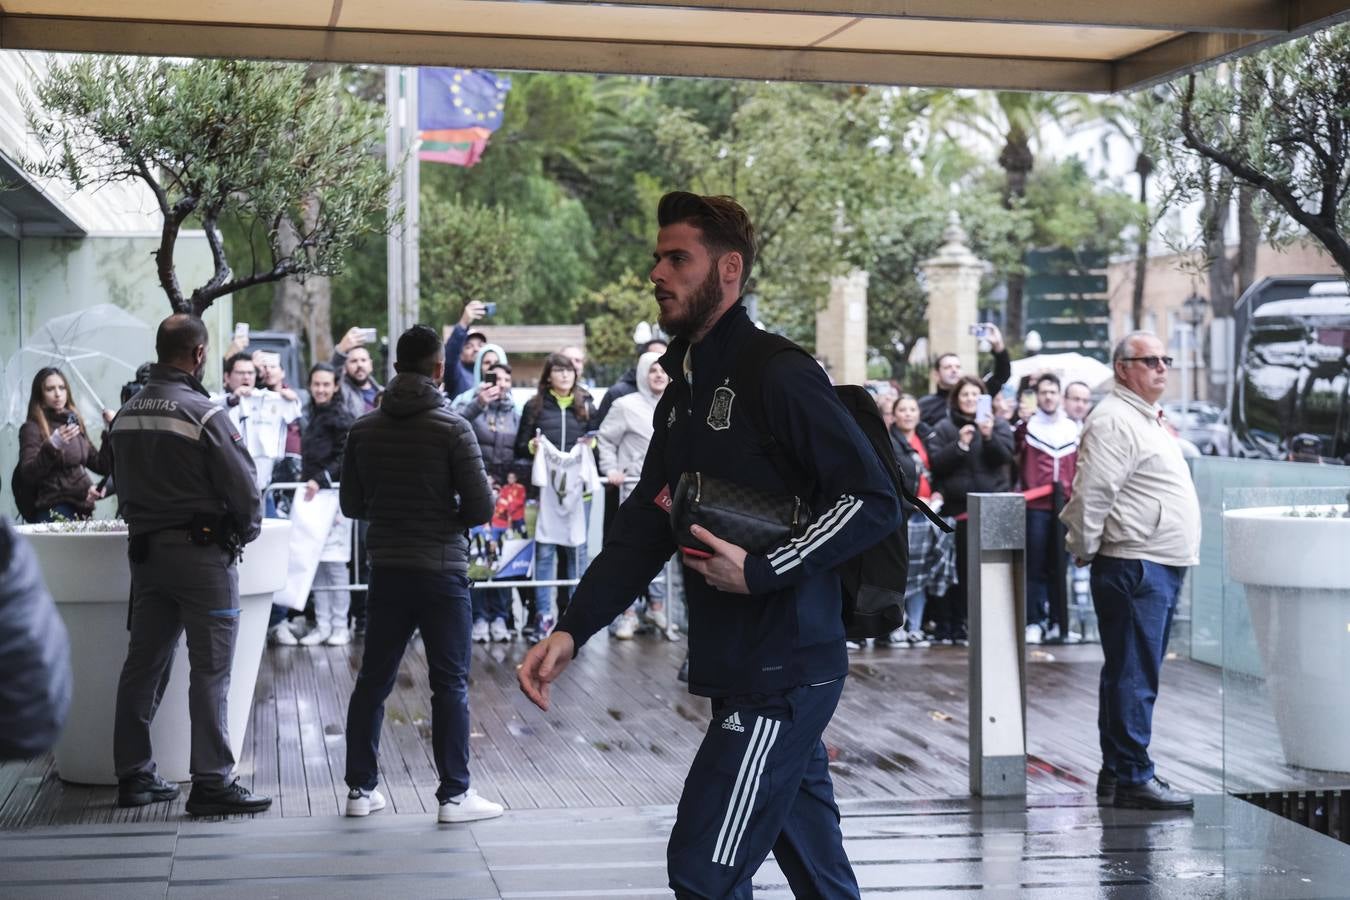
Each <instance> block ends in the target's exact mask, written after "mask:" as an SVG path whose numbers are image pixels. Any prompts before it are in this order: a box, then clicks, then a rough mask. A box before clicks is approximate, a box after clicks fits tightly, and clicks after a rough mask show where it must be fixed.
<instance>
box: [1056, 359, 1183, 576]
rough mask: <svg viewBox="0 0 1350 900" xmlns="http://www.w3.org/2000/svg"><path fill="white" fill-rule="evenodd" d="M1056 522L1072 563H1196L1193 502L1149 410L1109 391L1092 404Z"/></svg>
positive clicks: (1173, 446) (1127, 393) (1123, 392)
mask: <svg viewBox="0 0 1350 900" xmlns="http://www.w3.org/2000/svg"><path fill="white" fill-rule="evenodd" d="M1059 518H1060V521H1061V522H1063V523H1064V526H1065V527H1066V528H1067V529H1068V545H1069V552H1071V553H1072V554H1073V555H1074V556H1076V557H1078V558H1079V559H1092V558H1093V557H1095V556H1097V555H1098V554H1099V553H1100V554H1105V555H1106V556H1114V557H1118V558H1122V559H1146V560H1149V561H1151V562H1156V563H1162V564H1164V565H1169V566H1193V565H1195V564H1196V563H1198V562H1199V561H1200V500H1199V498H1198V497H1197V496H1196V493H1195V484H1194V482H1193V481H1192V480H1191V472H1190V469H1189V468H1187V466H1186V461H1185V459H1184V458H1183V457H1182V455H1181V447H1180V446H1179V445H1178V443H1177V440H1176V438H1174V437H1173V436H1172V435H1171V433H1170V432H1168V430H1167V428H1166V427H1165V426H1164V425H1163V423H1162V410H1161V408H1160V407H1158V405H1157V404H1153V403H1149V402H1147V401H1146V400H1144V399H1143V398H1142V397H1140V396H1139V395H1138V394H1136V393H1134V392H1133V391H1131V390H1129V389H1128V388H1126V387H1124V386H1123V385H1120V384H1117V385H1116V386H1115V388H1114V390H1112V392H1111V394H1110V395H1109V396H1107V397H1106V399H1104V400H1103V401H1102V402H1101V403H1100V404H1098V405H1097V408H1096V409H1094V410H1093V411H1092V414H1091V415H1089V416H1088V419H1087V422H1086V424H1085V425H1084V428H1083V437H1082V439H1081V441H1080V442H1079V446H1078V471H1077V472H1076V473H1075V475H1074V479H1073V496H1072V497H1071V498H1070V500H1069V503H1068V505H1067V506H1065V507H1064V511H1063V512H1062V513H1060V517H1059Z"/></svg>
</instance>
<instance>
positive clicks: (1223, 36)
mask: <svg viewBox="0 0 1350 900" xmlns="http://www.w3.org/2000/svg"><path fill="white" fill-rule="evenodd" d="M1348 15H1350V0H1124V2H1122V0H606V2H597V0H287V2H277V0H200V2H197V3H185V2H183V0H172V2H170V0H117V2H108V0H0V47H3V48H7V49H45V50H63V51H79V52H114V53H133V54H150V55H156V56H236V57H256V58H270V59H306V60H326V61H333V62H368V63H387V64H399V65H453V66H474V67H485V68H498V69H546V70H553V71H581V72H598V73H627V74H647V75H693V76H713V77H728V78H751V79H784V80H793V81H837V82H850V83H863V84H898V85H932V86H948V87H972V88H1006V89H1014V90H1051V91H1088V92H1106V91H1120V90H1127V89H1131V88H1135V87H1140V86H1144V85H1147V84H1150V83H1152V82H1156V81H1160V80H1164V79H1167V78H1170V77H1174V76H1176V75H1177V74H1180V73H1182V72H1185V71H1187V70H1189V69H1192V68H1195V67H1197V66H1202V65H1205V64H1207V63H1210V62H1213V61H1215V60H1218V59H1221V58H1223V57H1225V56H1229V55H1232V54H1235V53H1242V52H1247V51H1250V50H1253V49H1256V48H1258V47H1260V46H1263V45H1266V44H1269V43H1273V42H1277V41H1282V40H1287V39H1289V38H1290V37H1294V36H1297V35H1299V34H1303V33H1307V32H1308V31H1311V30H1314V29H1317V28H1320V27H1323V26H1325V25H1329V24H1332V23H1334V22H1337V21H1340V20H1342V19H1344V18H1346V17H1347V16H1348Z"/></svg>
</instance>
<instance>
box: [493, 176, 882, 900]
mask: <svg viewBox="0 0 1350 900" xmlns="http://www.w3.org/2000/svg"><path fill="white" fill-rule="evenodd" d="M657 219H658V222H659V224H660V226H661V230H660V233H659V236H658V239H657V246H656V253H655V257H656V265H655V267H654V268H653V269H652V272H651V276H650V277H651V280H652V282H653V283H654V284H655V291H654V293H655V295H656V299H657V302H658V304H659V305H660V307H661V316H660V324H661V327H662V329H664V330H665V331H666V332H667V333H669V334H673V335H676V339H675V340H674V341H673V342H672V343H671V346H670V349H669V351H668V352H667V353H666V354H665V356H663V357H662V359H661V367H662V368H663V369H665V370H666V372H667V373H668V374H669V375H670V377H671V385H670V387H669V388H668V389H667V390H666V392H665V393H664V394H663V395H662V398H661V401H660V403H659V404H658V405H657V408H656V415H655V419H654V424H655V433H654V435H653V437H652V442H651V446H650V448H649V449H648V451H647V458H646V462H645V464H644V466H643V471H642V478H641V480H640V482H639V484H638V486H637V488H636V489H635V490H634V491H633V493H632V494H631V495H630V496H629V498H628V500H626V501H625V502H624V504H623V506H622V507H621V508H620V510H619V514H618V519H617V521H616V522H615V527H614V528H613V529H612V531H611V533H610V538H609V540H608V541H607V542H606V545H605V549H604V552H603V553H601V554H600V555H599V556H598V557H597V558H596V559H595V561H594V562H593V563H591V566H590V568H589V569H588V570H587V572H586V574H585V576H584V577H583V579H582V581H581V584H580V585H579V586H578V588H577V591H576V595H575V597H574V598H573V601H572V604H571V606H569V607H568V610H567V614H566V615H565V616H564V617H563V619H562V621H561V622H559V623H558V626H557V629H556V631H555V632H554V634H553V635H552V636H551V637H550V638H549V639H548V640H546V641H544V642H543V643H540V644H539V645H537V646H536V647H535V648H534V649H533V650H531V651H530V653H529V655H528V656H527V657H526V659H525V662H524V663H523V664H522V666H521V669H520V683H521V688H522V690H524V691H525V693H526V694H527V695H528V696H529V697H530V698H531V699H532V700H533V701H534V702H535V703H537V704H538V705H539V706H541V707H542V708H544V709H547V708H548V698H549V686H550V683H551V682H552V681H554V680H555V679H557V677H558V676H559V675H560V674H561V672H562V670H563V669H564V668H565V667H566V666H567V664H568V663H569V662H570V661H571V659H572V657H573V656H574V655H575V653H576V650H577V648H579V647H580V646H581V645H582V644H583V643H585V641H586V640H587V638H589V637H590V636H591V635H593V634H594V633H596V632H597V631H599V630H600V629H602V628H604V627H605V626H606V625H608V624H609V622H610V621H612V620H613V618H614V617H615V616H616V615H618V614H619V613H620V612H622V611H623V609H624V607H625V606H627V605H628V603H629V602H630V600H631V598H632V597H633V595H634V594H636V593H638V592H639V591H640V590H641V588H642V587H643V586H644V585H646V584H647V583H648V582H649V581H650V580H651V578H652V577H653V576H654V575H655V574H656V573H657V571H658V570H659V569H660V568H661V566H662V564H663V563H664V562H665V560H667V559H668V558H669V557H670V555H671V553H672V552H674V550H675V542H674V537H673V534H672V530H671V525H670V518H669V514H668V512H667V509H668V499H669V497H670V494H671V492H673V491H674V490H675V486H676V483H677V482H678V481H679V478H680V475H681V474H682V473H684V472H695V471H698V472H703V473H706V474H708V475H710V476H713V477H716V478H720V479H725V480H728V481H732V482H736V483H740V484H744V485H748V486H752V487H756V488H760V489H763V490H768V491H775V492H778V493H781V494H789V493H790V494H797V495H804V496H806V497H807V498H808V501H809V502H810V504H811V509H813V510H819V511H820V513H819V515H818V516H816V518H815V519H814V521H813V522H812V523H811V525H810V526H809V527H808V528H807V529H806V530H805V532H804V533H803V534H802V535H801V536H800V537H797V538H794V539H792V540H791V541H789V542H787V543H785V544H783V545H782V546H781V547H778V548H776V549H774V550H773V551H771V552H769V553H768V554H767V555H765V556H750V555H747V554H746V552H745V551H744V550H743V549H741V548H740V547H737V546H735V545H733V544H730V543H727V542H726V541H722V540H720V539H719V538H717V536H715V535H712V534H709V533H708V532H706V531H704V530H703V529H698V528H696V529H695V531H694V535H695V536H696V537H698V538H699V539H700V540H701V541H703V542H704V543H705V544H707V545H708V546H710V547H711V548H712V549H713V555H712V557H711V558H709V559H695V558H691V557H686V558H685V566H686V569H687V573H686V576H685V584H686V590H687V595H688V603H689V652H690V656H689V689H690V690H691V691H692V692H693V693H695V694H701V695H703V696H706V697H709V698H711V700H712V714H713V715H712V721H711V723H710V725H709V727H708V732H707V734H706V735H705V737H704V739H703V744H702V746H701V747H700V748H699V751H698V754H697V756H696V757H695V759H694V764H693V767H692V768H691V769H690V772H689V777H688V779H687V780H686V781H685V787H684V794H683V796H682V797H681V799H680V806H679V812H678V816H677V818H676V822H675V827H674V830H673V831H672V833H671V836H670V845H669V848H668V853H667V859H668V865H669V874H670V885H671V887H672V888H673V889H674V891H675V893H676V896H677V897H681V898H695V897H697V898H721V897H733V898H748V897H750V896H751V881H750V879H751V877H752V876H753V875H754V873H755V871H756V870H757V869H758V868H759V866H760V863H762V862H763V861H764V859H765V857H766V856H767V855H768V854H769V851H770V850H772V851H773V853H774V857H775V859H776V860H777V862H778V865H779V867H780V868H781V869H782V870H783V873H784V874H785V875H786V876H787V878H788V881H789V884H790V885H791V887H792V891H793V893H794V894H795V895H796V896H798V897H822V898H836V897H857V896H858V885H857V881H856V880H855V879H854V877H853V871H852V868H851V866H850V865H849V862H848V858H847V856H845V854H844V848H843V840H842V835H841V832H840V830H839V811H838V808H837V807H836V806H835V803H834V792H833V787H832V785H831V782H830V775H829V768H828V759H827V756H826V752H825V746H824V744H823V743H822V741H821V734H822V733H823V732H824V730H825V726H826V725H827V724H829V721H830V717H831V716H832V715H833V714H834V709H835V706H836V705H837V704H838V702H839V696H840V694H841V693H842V691H843V686H844V676H845V675H846V674H847V672H848V657H847V652H846V650H845V647H844V628H843V622H842V618H841V603H842V600H841V592H840V583H839V578H838V577H837V576H836V575H835V573H834V567H835V566H837V565H838V564H840V563H842V562H843V561H845V560H846V559H848V558H850V557H852V556H854V555H855V554H857V553H858V552H860V551H862V550H863V549H865V548H867V547H868V546H870V545H871V544H873V543H875V542H876V541H878V540H880V539H881V538H882V537H883V536H885V535H886V534H887V533H889V532H892V531H894V530H895V529H896V528H898V527H899V524H900V521H901V512H900V504H899V500H898V498H897V497H896V495H895V492H894V489H893V488H892V486H891V483H890V481H889V480H888V478H887V476H886V475H885V473H884V472H883V470H882V468H881V465H880V463H879V462H878V460H877V458H876V456H875V454H874V452H873V451H872V449H871V447H870V445H869V444H868V443H867V440H866V438H865V437H864V436H863V434H862V432H861V430H860V429H859V428H858V427H857V425H856V424H855V423H854V421H853V419H852V418H851V417H850V415H849V414H848V412H847V411H846V410H845V409H844V408H843V406H842V405H841V404H840V403H839V402H838V400H837V399H836V397H835V394H834V390H833V388H832V387H831V386H830V383H829V380H828V379H827V378H826V376H825V373H824V372H823V371H822V370H821V368H820V366H818V365H817V364H816V363H815V362H814V361H813V360H812V359H811V358H810V357H809V356H807V355H806V354H804V353H797V352H784V353H779V354H776V355H774V356H773V357H771V358H770V362H769V364H768V366H767V368H766V370H765V371H764V372H762V373H761V374H760V376H759V383H760V385H761V389H760V394H761V396H759V397H756V398H750V397H742V398H739V399H738V398H737V396H736V392H737V390H738V385H737V383H736V381H737V378H736V359H737V357H738V355H739V353H740V351H741V350H742V349H743V348H744V347H745V345H746V344H747V342H748V341H749V340H752V339H753V338H754V335H755V332H756V329H755V326H754V324H753V323H752V322H751V321H750V319H749V317H748V316H747V315H746V312H745V309H744V307H743V306H741V304H740V301H739V297H740V292H741V291H742V290H743V288H744V284H745V280H746V278H747V276H748V273H749V271H750V267H751V265H752V264H753V262H754V254H755V243H754V229H753V226H751V224H750V221H749V218H748V216H746V214H745V211H744V210H743V209H742V208H741V207H740V206H739V205H738V204H737V203H736V202H735V201H733V200H731V199H730V198H726V197H699V196H696V195H694V194H687V193H683V192H676V193H672V194H667V195H666V196H665V197H664V198H662V200H661V204H660V206H659V208H658V210H657ZM749 403H759V404H762V409H763V412H764V416H763V417H762V418H763V421H767V422H768V423H769V427H770V428H771V430H772V432H773V434H772V437H773V438H774V440H775V441H776V442H777V444H778V446H779V447H781V448H783V453H784V454H785V455H786V457H787V459H786V465H785V464H784V461H783V460H772V459H770V458H769V457H768V456H766V455H764V449H763V448H764V445H765V441H764V437H763V436H762V435H760V434H759V433H758V432H757V431H756V429H755V426H754V425H753V424H752V422H753V420H752V418H751V416H750V414H749V412H748V411H747V410H746V405H747V404H749ZM738 404H739V406H738ZM782 469H787V470H788V471H800V472H801V473H802V477H801V479H800V483H794V482H793V481H792V480H788V479H785V478H784V477H783V476H782V475H780V470H782Z"/></svg>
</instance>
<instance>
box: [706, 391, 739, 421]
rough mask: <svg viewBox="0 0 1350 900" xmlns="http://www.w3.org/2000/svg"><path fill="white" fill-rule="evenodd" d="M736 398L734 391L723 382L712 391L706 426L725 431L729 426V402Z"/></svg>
mask: <svg viewBox="0 0 1350 900" xmlns="http://www.w3.org/2000/svg"><path fill="white" fill-rule="evenodd" d="M735 400H736V392H735V391H733V390H732V389H731V388H729V387H727V386H726V385H725V384H723V385H722V386H721V387H720V388H718V389H717V390H715V391H713V399H712V408H711V409H709V410H708V427H709V428H711V429H712V430H713V431H726V430H727V429H728V428H730V427H731V404H732V403H733V402H734V401H735Z"/></svg>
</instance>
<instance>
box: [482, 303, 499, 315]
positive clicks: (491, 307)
mask: <svg viewBox="0 0 1350 900" xmlns="http://www.w3.org/2000/svg"><path fill="white" fill-rule="evenodd" d="M496 314H497V304H496V303H495V302H493V303H484V304H483V315H485V316H495V315H496Z"/></svg>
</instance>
